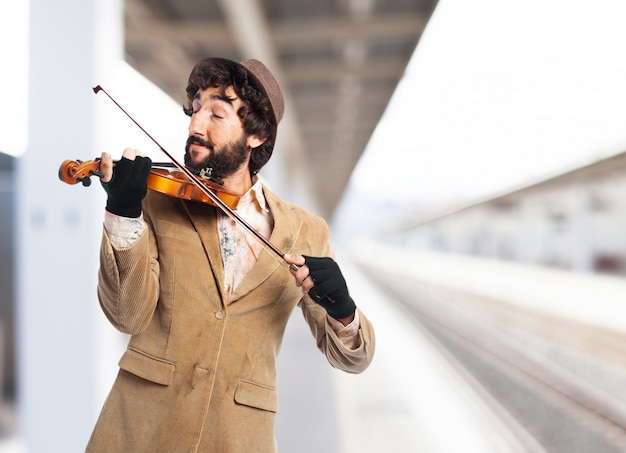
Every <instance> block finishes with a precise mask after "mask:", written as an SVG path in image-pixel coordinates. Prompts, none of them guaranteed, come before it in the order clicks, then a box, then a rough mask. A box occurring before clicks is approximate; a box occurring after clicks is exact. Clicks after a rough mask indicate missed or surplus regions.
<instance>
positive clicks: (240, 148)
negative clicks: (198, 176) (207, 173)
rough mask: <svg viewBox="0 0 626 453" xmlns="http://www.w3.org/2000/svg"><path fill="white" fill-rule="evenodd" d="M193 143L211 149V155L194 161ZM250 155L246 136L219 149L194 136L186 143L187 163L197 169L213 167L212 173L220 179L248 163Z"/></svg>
mask: <svg viewBox="0 0 626 453" xmlns="http://www.w3.org/2000/svg"><path fill="white" fill-rule="evenodd" d="M192 143H196V144H198V145H201V146H204V147H206V148H207V149H208V150H209V155H208V156H207V157H206V158H204V159H203V160H201V161H200V162H192V160H191V155H190V153H189V147H190V146H191V144H192ZM249 155H250V150H249V149H248V146H247V144H246V137H245V136H243V137H241V139H239V140H238V141H236V142H234V143H229V144H227V145H224V146H223V147H221V148H217V149H216V148H215V147H214V146H213V144H211V143H209V142H207V141H205V140H203V139H201V138H200V137H194V136H190V137H189V138H188V139H187V144H186V145H185V165H186V166H187V167H189V168H191V169H194V170H197V171H200V170H204V169H206V168H211V169H212V170H213V172H212V173H211V174H212V175H213V176H215V177H217V178H220V179H221V178H225V177H227V176H230V175H232V174H233V173H235V172H236V171H237V170H239V169H240V168H241V167H242V166H243V165H244V164H245V163H246V160H247V159H248V156H249Z"/></svg>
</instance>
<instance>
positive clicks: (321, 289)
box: [304, 256, 356, 319]
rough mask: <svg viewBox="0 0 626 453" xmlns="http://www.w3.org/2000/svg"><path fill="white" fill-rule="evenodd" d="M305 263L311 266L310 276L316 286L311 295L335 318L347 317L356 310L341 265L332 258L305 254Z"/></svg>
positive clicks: (310, 292)
mask: <svg viewBox="0 0 626 453" xmlns="http://www.w3.org/2000/svg"><path fill="white" fill-rule="evenodd" d="M304 263H305V264H306V265H307V267H308V268H309V276H310V277H311V278H312V279H313V282H314V283H315V286H313V289H311V291H309V296H311V299H313V300H314V301H315V302H316V303H318V304H319V305H321V306H322V307H324V308H325V309H326V312H327V313H328V315H329V316H331V317H333V318H335V319H342V318H347V317H348V316H350V315H351V314H352V313H354V311H355V310H356V305H355V304H354V301H353V300H352V298H351V297H350V295H349V294H348V286H347V285H346V280H345V279H344V278H343V275H342V274H341V270H340V269H339V266H338V265H337V263H336V262H335V261H334V260H333V259H332V258H316V257H311V256H304Z"/></svg>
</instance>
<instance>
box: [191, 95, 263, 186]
mask: <svg viewBox="0 0 626 453" xmlns="http://www.w3.org/2000/svg"><path fill="white" fill-rule="evenodd" d="M192 106H193V114H192V116H191V121H190V123H189V138H188V139H187V145H186V147H185V165H187V166H188V167H191V168H194V169H198V170H200V169H203V168H207V167H210V168H212V169H213V173H214V174H215V175H217V176H219V177H222V178H223V177H226V176H229V175H231V174H233V173H234V172H235V171H237V170H238V169H240V168H241V167H242V166H243V165H245V164H247V162H248V157H249V155H250V149H251V143H250V142H251V140H250V138H249V137H247V136H246V135H245V133H244V130H243V125H242V123H241V119H240V118H239V116H237V111H238V110H239V108H240V107H241V106H242V101H241V99H239V98H238V97H237V95H236V94H235V91H234V90H233V89H232V87H228V88H227V89H226V97H224V96H222V95H221V90H220V89H219V88H207V89H206V90H200V91H198V93H197V94H196V98H195V99H194V101H193V104H192ZM252 144H253V143H252Z"/></svg>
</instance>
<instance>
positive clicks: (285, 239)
mask: <svg viewBox="0 0 626 453" xmlns="http://www.w3.org/2000/svg"><path fill="white" fill-rule="evenodd" d="M263 194H264V195H265V200H266V201H267V205H268V207H269V209H270V212H271V213H272V216H273V218H274V229H273V230H272V234H271V236H270V238H269V240H270V242H271V243H272V244H273V245H274V246H276V247H277V248H278V249H279V250H280V251H281V252H282V253H289V252H291V250H292V248H293V244H295V242H296V239H297V238H298V236H299V234H300V231H301V229H302V219H301V218H300V217H297V216H294V215H293V212H292V211H293V206H291V205H289V204H287V203H285V202H284V201H282V200H281V199H280V198H278V197H277V196H276V195H274V193H272V192H271V191H270V190H268V189H267V187H266V186H265V185H264V186H263ZM241 228H243V227H241ZM250 234H251V233H250ZM277 270H278V271H279V272H289V269H288V266H287V264H286V263H285V262H284V261H283V260H282V258H280V257H279V256H278V255H277V254H275V253H274V252H273V251H272V250H270V249H269V248H267V247H266V248H265V250H263V253H262V254H261V257H260V258H259V260H258V261H257V263H256V264H255V265H254V267H253V268H252V269H251V270H250V272H248V274H247V275H246V276H245V277H244V279H243V280H242V281H241V283H240V284H239V286H237V288H235V291H234V292H233V294H232V295H231V297H230V300H229V301H228V302H227V303H229V304H230V303H232V302H235V301H236V300H238V299H240V298H242V297H244V296H245V295H246V294H248V293H250V291H252V290H254V289H255V288H257V287H258V286H259V285H260V284H261V283H263V282H264V281H265V280H267V279H268V278H269V277H270V276H271V275H272V274H273V273H274V272H276V271H277ZM222 274H223V272H222Z"/></svg>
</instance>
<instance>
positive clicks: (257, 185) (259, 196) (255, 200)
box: [237, 177, 269, 212]
mask: <svg viewBox="0 0 626 453" xmlns="http://www.w3.org/2000/svg"><path fill="white" fill-rule="evenodd" d="M253 204H256V205H257V207H258V208H260V209H261V210H262V211H265V212H269V209H268V208H267V202H266V201H265V195H263V184H262V183H261V178H258V177H257V178H256V181H255V182H254V184H252V187H250V189H248V191H247V192H246V193H245V194H244V195H243V196H242V197H241V198H240V199H239V203H238V204H237V209H240V208H243V207H245V206H250V205H253Z"/></svg>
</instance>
